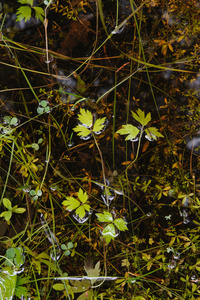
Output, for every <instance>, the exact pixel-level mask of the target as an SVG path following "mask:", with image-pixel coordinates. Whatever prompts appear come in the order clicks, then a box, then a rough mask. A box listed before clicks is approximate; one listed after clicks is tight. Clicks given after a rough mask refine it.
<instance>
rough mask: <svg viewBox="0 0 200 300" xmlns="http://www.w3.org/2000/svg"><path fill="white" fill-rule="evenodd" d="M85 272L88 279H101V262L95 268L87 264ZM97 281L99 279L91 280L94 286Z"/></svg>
mask: <svg viewBox="0 0 200 300" xmlns="http://www.w3.org/2000/svg"><path fill="white" fill-rule="evenodd" d="M85 271H86V273H87V276H88V277H99V275H100V272H101V268H100V261H98V262H97V263H96V265H95V267H94V268H93V267H90V266H88V265H87V264H85ZM96 280H97V278H95V279H90V281H91V283H92V284H94V283H95V281H96Z"/></svg>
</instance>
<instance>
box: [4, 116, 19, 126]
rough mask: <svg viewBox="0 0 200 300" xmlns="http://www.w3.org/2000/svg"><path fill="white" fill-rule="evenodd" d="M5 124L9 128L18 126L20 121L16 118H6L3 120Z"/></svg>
mask: <svg viewBox="0 0 200 300" xmlns="http://www.w3.org/2000/svg"><path fill="white" fill-rule="evenodd" d="M3 124H5V125H9V126H16V125H17V124H18V119H17V118H16V117H11V116H5V117H4V118H3Z"/></svg>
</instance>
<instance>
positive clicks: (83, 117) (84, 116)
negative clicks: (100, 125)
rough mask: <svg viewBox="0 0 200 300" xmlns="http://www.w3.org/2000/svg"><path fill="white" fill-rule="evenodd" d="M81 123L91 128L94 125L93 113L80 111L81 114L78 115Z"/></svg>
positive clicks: (84, 110)
mask: <svg viewBox="0 0 200 300" xmlns="http://www.w3.org/2000/svg"><path fill="white" fill-rule="evenodd" d="M78 119H79V121H80V122H81V123H82V124H84V125H85V126H86V127H87V128H90V127H91V126H92V123H93V117H92V113H91V112H90V111H89V110H86V109H83V108H81V109H80V114H79V115H78Z"/></svg>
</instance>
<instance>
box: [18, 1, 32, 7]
mask: <svg viewBox="0 0 200 300" xmlns="http://www.w3.org/2000/svg"><path fill="white" fill-rule="evenodd" d="M18 2H19V3H21V4H29V5H31V6H33V0H18Z"/></svg>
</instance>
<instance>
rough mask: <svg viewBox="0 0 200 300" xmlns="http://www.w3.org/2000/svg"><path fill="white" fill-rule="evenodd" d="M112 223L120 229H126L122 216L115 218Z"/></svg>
mask: <svg viewBox="0 0 200 300" xmlns="http://www.w3.org/2000/svg"><path fill="white" fill-rule="evenodd" d="M114 224H115V226H116V227H117V228H118V229H119V230H120V231H125V230H128V228H127V226H126V224H127V223H126V221H124V220H123V219H122V218H118V219H115V220H114Z"/></svg>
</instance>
